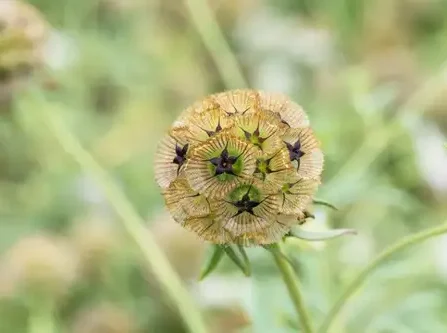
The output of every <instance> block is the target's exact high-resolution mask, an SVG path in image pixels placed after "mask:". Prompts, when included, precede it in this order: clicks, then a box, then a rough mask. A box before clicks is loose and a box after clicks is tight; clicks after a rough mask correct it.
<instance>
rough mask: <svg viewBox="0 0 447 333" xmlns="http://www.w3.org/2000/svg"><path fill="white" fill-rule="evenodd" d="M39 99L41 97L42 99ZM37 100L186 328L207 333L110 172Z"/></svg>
mask: <svg viewBox="0 0 447 333" xmlns="http://www.w3.org/2000/svg"><path fill="white" fill-rule="evenodd" d="M38 98H39V97H38ZM38 104H39V101H38V100H36V101H35V103H34V107H35V108H36V109H41V110H42V118H43V120H44V121H45V124H46V126H47V127H48V129H49V130H50V131H51V132H52V133H53V135H54V137H55V138H56V139H57V140H58V142H59V144H60V145H61V146H62V148H63V149H64V150H65V152H66V153H67V154H69V155H70V156H71V157H72V158H73V159H74V160H75V161H76V162H77V163H78V164H79V166H80V167H81V169H82V170H83V171H84V172H85V173H86V174H88V175H89V176H91V177H92V179H94V180H95V181H96V183H97V185H98V186H99V187H100V188H101V189H102V190H103V192H104V194H105V196H106V198H107V199H108V201H109V202H110V204H111V206H112V207H113V209H114V210H115V212H116V214H117V215H118V216H119V217H120V218H121V219H120V220H121V223H122V224H123V227H124V229H125V230H126V231H127V233H128V234H129V236H130V237H131V239H132V240H133V241H134V242H135V244H136V245H137V246H138V248H139V249H140V250H141V252H142V254H143V256H144V258H145V259H146V261H147V263H148V264H149V266H150V267H151V268H152V271H153V273H154V275H155V277H156V278H157V279H158V281H159V282H160V284H161V285H162V286H163V288H164V290H165V291H166V293H167V294H168V295H169V296H170V297H171V299H172V300H173V302H174V303H175V305H176V306H177V307H178V310H179V313H180V315H181V317H182V318H183V320H184V322H185V325H186V326H187V327H188V328H189V331H190V332H192V333H206V332H207V329H206V326H205V323H204V321H203V318H202V315H201V313H200V310H199V309H198V308H197V305H196V304H195V302H194V301H193V300H192V299H191V296H190V295H189V293H188V291H187V290H186V289H185V287H184V286H183V284H182V282H181V280H180V278H179V277H178V275H177V273H176V272H175V271H174V269H173V268H172V266H171V265H170V263H169V261H168V260H167V258H166V256H165V255H164V253H163V252H162V251H161V249H160V248H159V247H158V246H157V244H156V242H155V240H154V238H153V236H152V234H150V233H149V231H148V230H147V229H146V228H145V227H144V225H143V221H142V219H141V218H140V217H139V216H138V214H137V213H136V212H135V210H134V209H133V207H132V205H131V203H130V202H129V201H128V200H127V198H126V197H125V196H124V195H123V193H122V192H121V191H120V190H119V189H118V187H117V186H116V185H115V183H114V182H113V180H112V179H111V178H110V177H109V175H108V174H107V172H106V171H105V170H104V169H103V168H102V167H101V166H100V165H99V163H98V162H97V161H96V160H95V159H94V157H93V156H92V155H91V154H90V153H89V152H88V151H87V150H85V149H84V148H83V147H82V145H81V144H80V142H79V141H78V139H77V138H76V137H75V136H74V135H73V134H72V133H71V132H70V130H69V128H68V127H67V126H66V125H65V123H64V122H63V121H62V120H61V119H60V117H59V116H58V115H57V112H58V111H60V110H62V109H63V108H62V107H61V108H58V107H55V106H51V105H50V104H49V103H46V105H45V104H44V103H42V105H38Z"/></svg>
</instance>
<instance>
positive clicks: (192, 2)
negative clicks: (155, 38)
mask: <svg viewBox="0 0 447 333" xmlns="http://www.w3.org/2000/svg"><path fill="white" fill-rule="evenodd" d="M185 2H186V7H187V8H188V10H189V14H190V16H191V20H192V22H193V23H194V25H195V26H196V28H197V31H198V32H199V34H200V36H201V37H202V39H203V42H204V44H205V46H206V47H207V49H208V51H209V52H210V54H211V56H212V57H213V59H214V62H215V63H216V66H217V69H218V70H219V74H220V75H221V77H222V79H223V81H224V83H225V85H226V86H227V88H245V87H247V86H248V85H247V82H246V80H245V78H244V76H243V75H242V71H241V69H240V67H239V64H238V61H237V60H236V57H235V56H234V54H233V52H232V51H231V49H230V46H229V45H228V42H227V41H226V39H225V36H224V34H223V33H222V30H221V29H220V27H219V24H218V23H217V20H216V18H215V17H214V13H213V11H212V10H211V8H210V7H209V5H208V2H207V1H205V0H185Z"/></svg>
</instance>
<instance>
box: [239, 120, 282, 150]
mask: <svg viewBox="0 0 447 333" xmlns="http://www.w3.org/2000/svg"><path fill="white" fill-rule="evenodd" d="M240 129H241V130H242V131H243V132H244V135H245V138H246V139H247V140H248V141H250V142H251V143H252V144H254V145H256V146H258V147H259V148H262V144H263V143H264V142H265V140H267V139H268V138H270V137H271V136H272V135H273V134H274V133H272V134H270V135H269V136H267V137H261V132H260V131H259V122H258V127H257V128H256V130H255V131H254V132H253V133H251V132H249V131H246V130H245V129H243V128H242V127H240Z"/></svg>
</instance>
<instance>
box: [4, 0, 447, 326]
mask: <svg viewBox="0 0 447 333" xmlns="http://www.w3.org/2000/svg"><path fill="white" fill-rule="evenodd" d="M30 3H32V4H34V5H35V6H36V7H37V8H38V9H39V10H40V11H41V12H42V13H43V15H44V16H45V18H46V19H47V20H48V21H49V22H50V23H51V24H52V25H53V27H54V28H55V29H56V30H57V31H58V32H59V33H60V34H61V35H60V37H61V38H60V39H58V42H57V43H56V44H57V45H58V48H57V49H53V50H52V52H50V53H51V54H52V58H53V62H57V63H62V64H63V65H60V66H55V67H56V68H57V69H54V70H48V71H44V72H43V73H38V74H36V76H35V77H34V79H33V80H32V81H31V82H30V83H29V85H30V86H31V88H33V89H34V91H36V90H37V91H38V94H39V96H41V97H42V98H41V99H39V103H36V96H35V95H33V94H30V93H29V92H28V91H26V89H25V90H24V89H22V90H21V91H18V92H17V93H16V94H15V95H14V101H13V102H12V103H4V104H1V105H0V254H1V256H0V332H8V333H19V332H26V331H27V330H28V328H27V327H26V326H27V318H29V316H30V313H29V307H28V306H27V304H28V303H27V297H28V296H27V295H23V294H20V292H18V293H16V292H11V290H12V289H11V288H10V285H9V283H11V278H13V280H14V278H15V277H12V276H10V274H8V272H10V271H9V270H8V269H7V267H9V266H7V261H8V258H9V254H10V249H11V248H13V247H14V245H15V244H16V243H17V242H18V241H19V240H21V239H24V238H26V237H30V236H32V235H36V234H41V233H43V234H51V235H56V236H58V237H60V238H61V239H63V240H64V242H66V243H67V244H68V246H70V247H73V248H74V251H75V254H76V255H77V256H79V260H80V263H81V264H80V266H79V270H78V271H77V277H76V279H75V281H74V282H73V284H71V285H70V287H69V288H67V291H66V293H65V294H64V295H60V296H58V299H57V307H56V308H57V310H55V311H54V318H52V319H53V320H54V325H55V327H56V329H55V331H56V332H71V331H72V329H73V327H75V326H76V324H79V322H88V318H87V317H86V314H85V313H89V312H92V313H100V315H99V314H98V315H97V318H106V319H105V320H109V319H111V318H115V319H116V318H118V319H116V322H114V323H115V324H114V325H115V326H116V327H122V329H121V331H122V332H128V331H129V330H130V331H131V332H133V331H135V332H185V331H186V328H185V327H186V326H185V325H184V323H183V322H182V320H181V319H180V316H179V313H178V312H177V310H176V308H175V307H174V306H173V303H172V301H171V300H167V299H166V297H165V295H164V293H163V292H161V289H160V288H161V287H160V283H159V280H157V278H155V276H156V274H154V272H153V270H151V269H149V268H148V267H146V266H147V262H146V260H143V259H142V258H141V253H140V252H139V251H136V250H135V248H134V242H133V241H131V239H129V237H128V235H127V234H126V233H125V232H124V230H123V229H122V227H121V224H120V223H118V222H121V217H119V216H117V215H116V214H115V212H114V210H113V209H112V208H111V205H110V203H109V202H108V200H107V199H106V194H105V193H104V191H103V189H101V188H100V186H98V185H97V184H96V182H95V181H94V180H93V179H92V178H91V176H89V175H86V174H85V172H84V170H82V169H80V168H78V166H77V165H76V163H75V162H74V161H73V159H72V157H70V156H69V155H67V154H65V153H64V150H63V149H62V148H61V146H60V142H57V141H56V140H55V137H54V135H53V134H52V133H51V132H50V131H49V130H48V128H47V127H46V126H44V125H43V119H42V114H44V113H45V112H44V111H48V110H49V109H51V111H52V112H54V113H56V114H57V116H58V117H59V118H60V119H62V120H63V122H64V124H67V127H68V128H69V130H70V131H71V132H72V133H74V134H75V136H76V137H77V138H79V140H80V141H81V143H82V144H83V146H84V147H85V148H86V149H87V150H88V151H90V152H91V153H92V155H93V156H94V157H95V159H96V160H97V161H98V162H99V163H100V164H101V165H102V166H103V167H104V168H105V169H106V170H107V172H108V173H109V175H110V176H111V178H112V179H113V180H114V181H115V182H116V183H117V184H118V187H119V189H120V190H121V191H122V192H123V193H124V194H125V195H126V197H128V198H129V199H130V201H131V203H132V204H133V206H134V207H135V210H136V211H137V212H138V213H139V214H140V215H141V216H143V218H144V220H145V221H146V222H147V228H148V229H150V230H151V231H152V234H153V235H154V237H155V238H157V243H158V244H159V246H160V248H161V249H162V250H164V251H165V253H166V255H167V257H168V258H169V259H170V261H171V263H172V265H173V267H174V269H176V271H177V272H178V273H179V274H180V277H181V278H182V280H183V281H184V282H186V285H187V286H189V287H191V290H193V291H194V294H195V295H199V296H198V298H199V299H200V300H202V301H203V303H202V304H201V306H202V309H203V311H204V313H205V316H206V317H207V318H210V319H209V321H210V327H211V332H236V331H237V330H238V329H240V328H241V327H245V330H244V332H255V333H264V332H265V333H270V332H280V333H281V332H296V331H297V327H302V326H301V323H299V322H298V320H297V319H296V316H295V315H294V307H293V303H292V302H291V301H290V299H289V297H288V294H287V292H286V288H285V287H284V285H283V283H282V280H281V279H282V278H281V276H280V275H279V274H278V272H277V270H276V268H275V266H274V262H273V260H272V258H271V256H269V253H268V252H267V251H265V250H264V249H262V248H259V249H258V248H255V249H248V250H247V252H248V253H246V254H244V253H240V252H237V251H236V250H233V254H235V256H236V257H237V258H238V262H239V264H240V265H241V267H243V269H244V271H245V272H246V273H247V271H248V270H247V266H246V264H247V262H246V261H244V260H245V258H246V256H245V255H248V256H249V257H250V263H251V270H252V272H251V277H250V278H246V277H244V276H243V275H242V274H240V269H239V268H238V267H236V265H234V263H233V262H231V261H230V260H228V258H225V260H222V261H221V262H220V263H219V266H218V267H217V269H216V270H215V271H213V274H211V275H208V277H207V278H206V279H205V280H204V281H203V283H201V284H198V285H196V284H195V283H196V282H195V281H196V279H197V277H198V276H199V275H200V267H201V266H202V265H201V264H200V265H197V264H196V262H199V263H201V261H202V259H203V246H202V244H201V243H200V241H198V240H196V239H193V240H190V239H189V238H188V237H187V236H186V235H185V234H182V233H181V232H182V230H180V227H179V229H176V227H177V226H176V225H175V224H174V222H173V221H171V220H170V219H169V218H168V217H167V216H166V215H165V214H162V213H160V212H161V211H162V210H163V202H162V199H161V196H160V195H159V189H158V188H157V186H156V184H155V181H154V180H153V175H154V171H153V169H152V164H153V163H152V162H153V160H152V158H153V155H154V152H155V147H156V144H157V142H158V140H159V138H160V137H161V136H162V134H163V133H165V130H166V129H167V127H168V126H169V124H171V122H172V120H173V119H174V118H175V117H176V116H177V115H178V114H180V112H181V110H182V109H183V108H184V107H185V106H187V105H190V104H191V103H192V102H193V101H194V100H196V99H199V98H201V97H203V96H205V95H207V94H209V93H213V92H217V91H220V90H224V89H225V88H226V87H229V85H230V84H232V85H233V86H241V85H244V79H243V77H241V74H240V73H235V72H234V71H233V69H234V68H230V67H231V64H232V63H233V57H235V58H236V60H238V62H239V64H240V65H241V67H242V69H243V74H244V76H246V78H247V81H248V82H249V83H250V86H251V87H254V88H258V87H259V88H266V89H277V90H282V91H283V92H285V93H287V94H290V95H291V97H292V98H293V99H294V100H295V101H297V102H298V103H300V104H301V105H303V107H304V108H305V109H306V111H307V112H308V113H309V117H310V120H311V123H312V127H313V128H314V129H315V132H316V135H317V136H318V137H319V138H320V139H321V141H322V146H323V150H324V152H325V156H326V163H325V171H324V173H323V184H322V188H321V190H320V192H319V193H318V197H319V198H322V199H324V200H326V201H328V202H330V203H331V204H332V203H333V204H335V206H336V207H337V208H338V210H337V211H332V210H328V209H326V208H325V207H320V206H319V205H317V204H318V202H316V203H315V205H314V207H312V209H311V212H312V213H313V214H314V215H315V220H314V221H308V222H307V223H306V224H305V225H304V226H303V230H306V235H307V236H308V235H309V234H307V233H312V234H313V233H317V232H318V233H321V232H323V233H327V232H328V231H327V230H328V229H343V230H344V229H354V230H356V231H357V233H358V234H357V235H356V236H352V237H342V238H340V239H335V240H332V241H330V242H327V243H322V242H305V241H302V240H299V239H296V238H291V237H287V239H286V241H285V244H284V246H283V250H284V252H285V254H286V255H287V257H288V258H289V259H290V261H291V263H292V264H293V267H294V268H295V270H296V271H297V273H299V274H298V275H299V277H300V281H301V291H302V294H303V295H302V297H303V299H304V300H305V301H306V305H307V311H308V313H309V316H310V317H311V318H312V320H313V322H314V323H317V324H321V323H323V320H324V318H325V316H326V315H327V313H328V312H329V310H330V309H331V307H332V306H333V304H334V303H335V302H336V300H337V299H339V297H340V295H341V293H342V291H343V290H344V289H345V287H346V286H347V285H348V284H349V283H350V282H351V281H352V279H353V277H355V276H357V273H359V272H361V271H362V270H363V269H364V268H365V267H368V266H367V265H368V263H370V261H371V260H372V259H373V258H374V257H375V255H376V254H378V253H380V252H381V250H383V249H384V248H386V247H387V246H388V245H390V244H394V243H395V242H396V241H398V240H401V239H402V238H404V237H406V236H408V235H411V234H413V233H416V232H418V231H420V230H425V229H428V228H430V227H436V226H438V225H439V224H440V223H441V222H442V221H444V220H445V216H446V215H447V209H446V205H445V202H446V199H447V194H446V190H445V188H444V189H439V188H437V186H435V185H439V186H440V184H441V183H442V182H441V180H440V181H439V182H435V183H437V184H434V185H433V182H430V181H429V177H428V176H427V174H428V173H430V170H428V171H427V170H425V169H424V168H425V165H426V163H425V164H424V163H422V162H423V161H426V160H429V161H430V162H431V161H433V163H431V164H433V165H434V164H436V163H435V162H436V158H437V157H436V156H434V155H433V154H432V152H431V151H432V150H431V149H430V148H431V147H425V146H424V147H423V148H424V149H422V153H421V150H420V149H419V150H418V149H417V145H418V144H420V143H418V142H420V141H418V140H420V139H424V138H426V137H427V136H428V135H426V134H421V133H424V132H422V131H421V129H422V128H425V126H426V125H427V124H433V125H435V126H437V127H438V129H439V132H440V133H443V135H444V138H440V140H441V141H440V143H439V144H438V147H439V146H440V145H441V146H443V143H444V142H445V135H446V133H447V127H446V123H445V119H446V111H445V110H446V99H445V86H446V77H447V75H446V72H447V68H446V63H445V61H446V59H447V46H446V43H445V36H446V34H447V5H446V1H445V0H433V1H410V0H389V1H372V0H360V1H350V0H336V1H329V0H326V1H304V0H303V1H295V0H281V1H268V2H262V1H246V2H243V4H242V2H241V1H236V0H232V1H221V2H218V1H216V2H214V1H210V2H209V3H210V4H211V8H212V9H213V10H214V11H215V15H216V19H217V22H219V24H220V25H221V26H222V27H225V29H224V31H223V33H224V35H225V36H230V38H231V39H230V40H229V45H232V46H233V47H234V50H233V51H234V52H233V53H232V54H227V53H226V52H227V51H228V49H227V48H228V45H227V44H226V43H225V42H223V41H221V40H220V39H219V38H220V37H221V36H220V34H219V33H216V30H215V23H216V22H214V21H212V22H211V23H210V22H209V20H208V19H206V18H203V15H206V14H207V11H206V10H201V11H195V12H194V13H195V14H196V16H194V15H191V13H190V11H188V10H187V9H188V8H191V7H188V8H187V7H185V5H184V4H183V2H175V4H174V2H172V1H159V0H151V1H142V2H139V1H137V0H135V1H131V0H123V1H119V0H94V1H92V0H81V1H68V0H64V1H53V0H32V1H30ZM114 3H115V4H117V3H118V4H119V3H121V4H122V7H119V5H114ZM188 3H197V2H196V1H193V0H190V1H188ZM218 3H219V4H218ZM132 6H136V7H134V8H132ZM139 6H142V7H139ZM199 8H200V6H199ZM259 22H261V23H262V24H261V25H259ZM201 24H202V25H201ZM262 27H264V28H265V30H262ZM207 33H210V35H208V37H206V36H207V35H206V34H207ZM319 33H322V34H319ZM204 36H205V37H204ZM294 36H298V37H297V38H295V37H294ZM309 36H310V37H309ZM207 38H208V39H207ZM202 39H203V40H202ZM206 40H208V42H206ZM204 41H205V42H204ZM210 45H211V46H210ZM61 50H62V51H61ZM0 58H1V57H0ZM56 58H57V59H56ZM54 59H56V60H57V61H56V60H54ZM219 60H221V61H222V63H220V64H219V63H218V62H219ZM216 61H217V62H216ZM226 70H228V71H227V72H226ZM222 73H223V74H224V75H222ZM0 75H1V74H0ZM49 82H54V83H55V87H53V88H52V89H49V86H51V84H49ZM232 82H233V83H232ZM0 89H2V90H1V91H0V95H1V94H2V93H3V91H5V89H4V87H3V86H0ZM1 101H3V99H2V98H0V103H1ZM55 105H57V108H55V109H54V106H55ZM430 142H431V141H430ZM438 157H439V156H438ZM91 216H94V217H95V219H98V220H100V221H101V223H100V227H99V230H102V231H100V232H97V233H96V232H93V231H92V230H91V229H86V230H85V231H83V232H81V233H80V234H79V235H78V236H76V237H75V236H74V232H73V229H74V228H75V226H77V223H78V222H79V220H88V219H89V217H91ZM102 223H103V224H102ZM160 225H161V227H160ZM95 230H96V229H95ZM110 230H113V231H114V232H116V233H117V234H118V235H119V236H118V237H117V238H116V239H115V238H112V237H111V236H108V235H109V232H110ZM179 230H180V231H179ZM101 235H107V237H100V236H101ZM327 235H329V236H334V235H335V234H327ZM144 237H145V236H144V229H143V228H142V231H141V239H142V240H144V239H145V238H144ZM111 239H113V241H112V242H108V240H111ZM92 244H93V245H92ZM113 245H114V246H113ZM176 249H177V251H176ZM178 249H182V250H178ZM184 249H186V250H184ZM38 250H39V249H31V250H30V251H29V252H24V253H23V254H22V258H28V257H30V258H31V257H33V254H34V252H35V251H38ZM227 251H228V250H227ZM445 251H446V250H445V240H444V239H440V240H439V241H434V240H433V241H427V242H425V243H424V244H421V245H418V246H417V247H415V248H414V249H412V248H406V249H405V250H404V251H400V252H399V253H396V254H395V255H393V257H392V260H391V259H390V260H386V261H384V262H382V264H381V265H380V266H377V267H374V268H376V270H375V271H374V272H373V274H371V275H368V277H369V279H368V280H367V281H366V283H365V284H361V285H359V287H358V289H356V292H355V293H354V294H353V295H352V297H351V298H350V299H349V300H348V302H347V303H346V304H345V306H344V307H343V309H342V312H341V313H340V315H339V316H337V317H336V320H335V321H334V323H333V325H332V326H331V330H330V331H329V332H333V333H339V332H343V333H351V332H352V333H358V332H367V333H375V332H377V333H385V332H414V333H420V332H430V333H442V332H445V331H446V330H447V317H446V316H445V309H446V308H447V294H446V292H445V290H447V289H446V271H445V270H446V267H445V263H444V262H445V260H444V259H445V253H444V252H445ZM219 253H220V254H219V255H221V254H222V252H219ZM148 256H151V253H149V254H148ZM283 259H285V258H283ZM61 269H64V267H61ZM203 274H205V273H203ZM222 277H223V279H221V278H222ZM12 282H14V281H12ZM195 292H197V293H195ZM11 294H12V295H11ZM222 295H223V296H226V297H223V296H222ZM221 296H222V297H221ZM42 302H43V300H42ZM235 303H236V304H240V306H241V308H242V309H241V310H240V311H238V313H237V314H235V313H233V312H231V311H230V310H231V309H233V308H235V306H234V304H235ZM42 304H43V303H42ZM104 304H107V307H103V305H104ZM110 308H113V309H114V310H113V311H112V310H110ZM90 309H93V310H92V311H90ZM96 309H99V310H96ZM104 309H106V310H104ZM93 311H98V312H93ZM117 313H118V314H117ZM242 317H244V318H245V317H249V318H250V320H249V321H248V322H250V323H249V324H248V323H247V320H242V319H241V318H242ZM211 318H212V319H211ZM47 320H51V319H48V318H47ZM128 322H131V323H132V325H131V326H133V328H132V329H129V330H127V331H126V330H125V329H126V325H128ZM315 326H318V325H315ZM216 327H217V328H216ZM219 328H222V330H219ZM75 333H76V332H75ZM83 333H88V331H87V329H85V330H84V332H83Z"/></svg>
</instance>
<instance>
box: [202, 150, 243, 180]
mask: <svg viewBox="0 0 447 333" xmlns="http://www.w3.org/2000/svg"><path fill="white" fill-rule="evenodd" d="M238 158H239V156H230V154H229V153H228V150H227V147H225V148H224V150H222V152H221V153H220V156H218V157H213V158H212V159H210V160H209V161H210V162H211V164H212V165H214V166H215V167H216V170H215V173H214V175H215V176H218V175H221V174H224V173H227V174H230V175H233V176H236V175H235V173H234V170H233V165H234V164H235V163H236V162H237V160H238Z"/></svg>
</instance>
